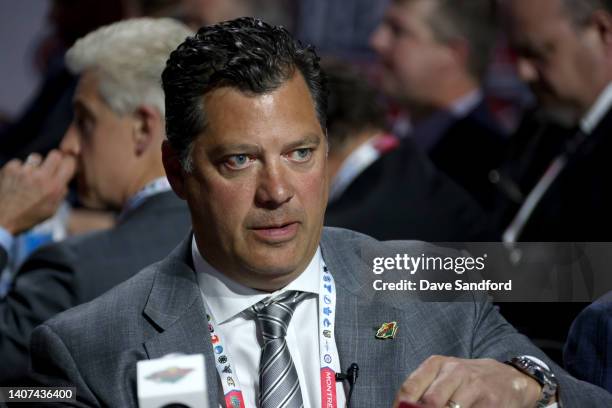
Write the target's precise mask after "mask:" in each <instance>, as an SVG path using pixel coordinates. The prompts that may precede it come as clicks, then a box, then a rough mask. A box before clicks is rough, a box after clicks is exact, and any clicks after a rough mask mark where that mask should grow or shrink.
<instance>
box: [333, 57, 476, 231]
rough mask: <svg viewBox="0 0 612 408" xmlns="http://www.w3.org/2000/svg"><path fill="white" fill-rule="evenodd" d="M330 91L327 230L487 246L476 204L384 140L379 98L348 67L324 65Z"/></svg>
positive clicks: (407, 150)
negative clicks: (484, 242) (340, 228)
mask: <svg viewBox="0 0 612 408" xmlns="http://www.w3.org/2000/svg"><path fill="white" fill-rule="evenodd" d="M323 69H324V71H325V74H326V76H327V85H328V89H329V98H328V113H327V133H328V138H329V155H328V170H329V175H330V194H329V203H328V207H327V211H326V215H325V225H328V226H336V227H344V228H349V229H352V230H355V231H359V232H362V233H365V234H368V235H370V236H373V237H375V238H378V239H419V240H427V241H438V242H442V241H449V242H454V241H475V240H481V239H486V238H487V237H488V236H487V235H486V234H487V226H486V225H484V224H483V223H484V221H483V220H484V214H483V212H482V210H481V209H480V208H479V206H478V204H477V203H476V202H475V200H474V199H472V198H471V197H470V196H469V195H468V194H467V193H465V191H464V190H463V189H462V188H460V187H459V186H457V185H456V184H455V183H454V182H453V181H451V180H450V179H448V178H447V177H446V176H445V175H444V174H442V173H441V172H439V171H438V170H437V169H436V168H435V167H434V166H433V165H432V164H431V163H430V161H429V159H428V158H427V157H426V156H425V155H423V154H422V153H421V152H419V151H418V149H417V148H416V147H415V146H414V143H413V141H412V140H411V139H403V140H402V141H401V146H400V142H399V140H398V139H397V138H396V137H395V136H393V135H391V134H390V133H388V131H387V129H386V128H387V127H386V124H385V112H384V110H383V108H382V105H381V104H380V103H379V97H380V95H378V94H377V93H376V91H375V90H374V89H373V88H372V87H371V86H370V85H369V84H368V81H367V79H366V78H364V76H363V75H360V73H359V72H358V71H357V70H356V69H353V68H352V67H351V66H350V65H347V64H344V63H340V62H329V63H325V64H324V65H323Z"/></svg>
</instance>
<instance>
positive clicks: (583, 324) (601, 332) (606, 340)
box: [563, 292, 612, 392]
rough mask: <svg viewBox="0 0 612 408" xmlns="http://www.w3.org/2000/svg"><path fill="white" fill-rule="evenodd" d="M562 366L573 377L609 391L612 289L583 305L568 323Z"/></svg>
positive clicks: (611, 356)
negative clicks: (589, 303)
mask: <svg viewBox="0 0 612 408" xmlns="http://www.w3.org/2000/svg"><path fill="white" fill-rule="evenodd" d="M563 365H564V366H565V369H566V370H567V371H568V372H570V373H572V375H573V376H575V377H576V378H579V379H581V380H583V381H588V382H590V383H592V384H595V385H598V386H600V387H601V388H605V389H606V390H608V391H609V392H612V292H608V293H607V294H606V295H604V296H602V297H601V298H599V299H597V300H596V301H595V302H593V303H592V304H591V305H589V306H588V307H587V308H585V309H584V310H583V311H582V312H581V313H580V314H579V315H578V317H577V318H576V320H575V321H574V322H573V323H572V326H571V328H570V331H569V335H568V338H567V343H566V344H565V348H564V350H563Z"/></svg>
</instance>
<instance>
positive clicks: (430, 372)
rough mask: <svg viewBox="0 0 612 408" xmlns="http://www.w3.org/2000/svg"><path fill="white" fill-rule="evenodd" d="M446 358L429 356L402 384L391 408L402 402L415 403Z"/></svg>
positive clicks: (436, 374) (395, 407)
mask: <svg viewBox="0 0 612 408" xmlns="http://www.w3.org/2000/svg"><path fill="white" fill-rule="evenodd" d="M445 359H446V357H442V356H431V357H429V358H428V359H427V360H425V361H424V362H423V363H422V364H421V365H420V366H419V367H418V368H417V369H416V370H414V371H413V372H412V374H410V375H409V376H408V378H407V379H406V381H404V383H403V384H402V387H401V388H400V390H399V392H398V393H397V395H396V397H395V402H394V403H393V407H394V408H397V407H398V406H399V403H400V402H402V401H406V402H417V401H418V400H419V399H421V397H422V396H423V393H424V392H425V390H427V388H428V387H429V386H430V385H431V383H432V382H433V381H434V379H435V378H436V377H437V376H438V373H439V372H440V368H441V367H442V364H443V362H444V360H445Z"/></svg>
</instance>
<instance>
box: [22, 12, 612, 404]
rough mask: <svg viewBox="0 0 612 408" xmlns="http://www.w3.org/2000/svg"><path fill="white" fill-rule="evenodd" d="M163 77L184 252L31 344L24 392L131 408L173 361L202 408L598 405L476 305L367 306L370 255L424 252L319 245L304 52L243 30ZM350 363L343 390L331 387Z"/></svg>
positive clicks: (192, 46) (316, 139)
mask: <svg viewBox="0 0 612 408" xmlns="http://www.w3.org/2000/svg"><path fill="white" fill-rule="evenodd" d="M162 78H163V85H164V91H165V95H166V123H167V134H168V141H167V142H165V143H164V145H163V160H164V166H165V168H166V173H167V174H168V178H169V181H170V183H171V185H172V188H173V190H174V191H175V193H176V194H177V195H178V196H179V197H181V198H182V199H185V200H186V201H187V203H188V204H189V207H190V211H191V216H192V224H193V235H191V234H190V235H189V236H188V237H187V238H186V239H185V240H184V241H183V243H182V244H180V245H179V246H178V247H177V248H176V249H175V251H174V252H173V253H172V254H171V255H170V256H168V257H167V258H166V259H164V260H163V261H161V262H159V263H157V264H154V265H152V266H150V267H148V268H146V269H144V270H143V271H141V272H140V273H139V274H138V275H136V276H134V277H133V278H132V279H129V280H128V281H126V282H124V283H123V284H121V285H119V286H118V287H116V288H115V289H113V290H112V291H110V292H108V293H106V294H105V295H103V296H102V297H100V298H98V299H96V300H94V301H92V302H90V303H87V304H84V305H81V306H78V307H77V308H74V309H72V310H70V311H68V312H65V313H63V314H61V315H60V316H57V317H55V318H53V319H51V320H49V321H47V322H46V323H45V324H43V325H41V326H40V327H39V328H37V329H36V331H35V332H34V335H33V338H32V343H31V347H32V352H33V362H32V364H33V366H32V367H33V371H34V376H35V377H36V378H37V379H38V380H39V381H40V382H42V383H44V384H49V385H69V384H70V385H74V386H76V388H77V399H78V403H77V405H78V404H80V406H121V407H133V406H136V404H137V400H138V397H137V395H138V394H137V389H136V388H137V386H136V376H137V365H136V363H137V362H138V361H140V360H148V359H156V358H160V357H162V356H164V355H167V354H172V353H185V354H202V355H203V356H204V361H205V367H204V371H205V377H206V380H205V384H204V386H205V387H206V389H207V392H206V395H207V396H208V406H210V407H216V406H219V405H221V406H225V404H226V403H227V406H248V407H252V406H259V407H264V408H267V407H301V406H308V407H312V406H320V405H321V403H322V402H323V403H324V405H325V406H336V405H337V406H344V405H345V403H346V402H348V400H350V402H351V403H352V404H353V406H359V407H375V406H376V407H379V406H382V407H384V406H391V405H392V404H393V406H394V407H398V406H406V403H408V402H416V401H420V402H421V403H423V404H426V406H430V407H444V406H450V407H453V408H458V407H462V408H465V407H498V406H502V405H503V406H506V407H528V408H531V407H534V406H536V403H537V404H538V406H556V403H557V401H563V402H564V403H565V404H566V406H580V407H583V406H605V405H606V404H608V405H609V404H610V403H612V396H610V395H609V394H608V393H607V392H605V391H604V390H601V389H599V388H596V387H594V386H590V385H587V384H585V383H581V382H579V381H577V380H575V379H573V378H571V377H570V376H569V375H567V374H566V373H565V372H563V370H562V369H560V368H559V367H557V366H556V365H554V364H553V363H552V362H550V360H548V359H547V357H546V356H545V355H543V353H541V352H540V351H539V350H538V349H537V348H536V347H534V346H533V345H532V344H531V343H529V341H528V340H527V339H526V338H525V337H523V336H521V335H520V334H518V333H517V332H516V331H515V330H514V329H513V328H512V327H511V326H510V325H508V324H507V323H506V322H505V321H504V320H503V318H502V317H500V315H499V314H498V313H497V311H496V310H495V309H494V308H493V307H492V306H491V304H490V303H487V302H486V301H485V300H483V299H481V298H480V297H476V296H475V295H474V296H473V295H471V294H468V295H467V296H466V297H465V298H463V301H461V302H453V303H451V302H448V303H443V302H440V303H435V302H432V303H428V302H423V301H419V299H418V298H417V297H415V296H409V295H404V294H400V295H394V294H389V295H387V296H383V295H380V294H376V293H374V291H372V290H371V286H369V285H368V283H367V282H368V281H371V278H372V265H373V264H372V259H371V255H374V256H382V255H384V254H388V253H389V252H391V253H393V252H396V251H398V250H400V249H401V251H402V252H404V253H406V254H409V255H411V256H420V255H421V254H426V255H427V254H433V253H436V251H438V250H436V249H435V248H431V247H430V246H428V245H426V244H422V243H415V242H400V243H395V244H392V243H381V242H378V241H375V240H374V239H372V238H369V237H366V236H364V235H360V234H357V233H354V232H351V231H347V230H338V229H324V228H323V226H322V224H323V215H324V212H325V203H326V201H327V187H328V186H327V179H326V153H327V140H326V137H325V130H324V129H325V112H326V109H325V108H326V106H325V105H326V100H325V87H324V81H323V79H322V75H321V72H320V69H319V65H318V60H317V58H316V55H315V54H314V51H313V50H312V49H309V48H304V47H303V46H301V44H299V43H296V42H295V41H294V40H293V38H292V37H291V36H290V35H289V33H288V32H287V31H285V30H284V29H282V28H278V27H272V26H269V25H267V24H266V23H263V22H261V21H259V20H256V19H251V18H242V19H238V20H233V21H229V22H225V23H220V24H218V25H214V26H208V27H203V28H202V29H200V31H199V32H198V33H197V34H196V35H195V36H193V37H189V38H188V39H187V40H185V42H184V43H183V44H181V45H180V46H179V47H178V48H177V50H175V51H174V52H173V53H172V54H171V56H170V59H169V61H168V63H167V66H166V69H165V71H164V73H163V76H162ZM438 252H439V251H438ZM370 284H371V282H370ZM543 319H545V317H543ZM543 324H545V321H544V322H543ZM398 327H399V331H398V330H397V329H398ZM377 329H378V330H377ZM525 355H528V356H531V357H529V358H527V357H525V358H518V357H520V356H525ZM515 357H516V358H517V359H516V360H514V361H513V364H514V365H513V366H511V365H507V364H503V362H504V361H506V360H510V359H512V358H515ZM351 363H355V364H357V365H358V366H359V370H360V371H359V373H360V374H359V380H358V381H357V383H356V384H355V383H353V385H352V387H351V389H352V391H351V390H347V389H345V388H344V387H343V386H342V383H341V382H337V383H335V381H334V374H335V373H341V372H342V371H344V370H345V369H346V368H347V367H349V365H351ZM178 368H181V367H178ZM179 371H180V370H179ZM551 371H552V372H554V374H555V375H556V377H557V379H555V378H554V376H553V375H552V373H551ZM175 372H176V370H175ZM353 372H354V371H353ZM166 374H167V373H166ZM330 374H331V376H330ZM160 376H162V374H161V373H155V374H152V375H149V376H148V378H149V380H150V381H153V380H154V379H155V378H160ZM533 376H535V377H536V378H537V380H535V379H534V377H533ZM349 377H351V379H353V376H352V375H349ZM334 384H335V386H334ZM557 385H558V387H557ZM598 404H603V405H598Z"/></svg>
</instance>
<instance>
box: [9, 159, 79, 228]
mask: <svg viewBox="0 0 612 408" xmlns="http://www.w3.org/2000/svg"><path fill="white" fill-rule="evenodd" d="M75 169H76V160H75V158H74V157H73V156H70V155H66V154H63V153H61V152H59V151H57V150H52V151H51V152H50V153H49V154H48V155H47V157H46V158H45V159H44V160H43V158H42V157H41V156H40V155H39V154H37V153H33V154H31V155H30V156H28V158H27V159H26V161H25V162H23V163H22V162H21V161H20V160H17V159H14V160H11V161H9V162H8V163H6V165H5V166H4V167H3V168H2V169H0V226H1V227H3V228H5V229H6V230H7V231H8V232H10V233H11V234H13V235H17V234H19V233H21V232H23V231H26V230H28V229H30V228H32V227H33V226H35V225H36V224H39V223H40V222H42V221H44V220H45V219H47V218H49V217H50V216H52V215H53V214H55V212H56V211H57V208H58V207H59V205H60V203H61V202H62V200H63V199H64V197H65V196H66V193H67V192H68V182H69V181H70V179H72V177H73V176H74V172H75Z"/></svg>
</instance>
